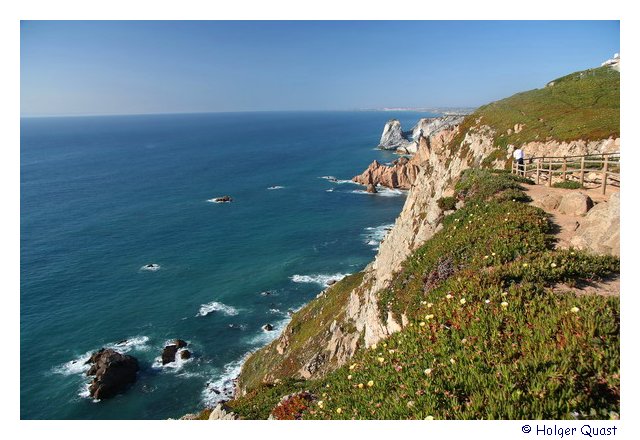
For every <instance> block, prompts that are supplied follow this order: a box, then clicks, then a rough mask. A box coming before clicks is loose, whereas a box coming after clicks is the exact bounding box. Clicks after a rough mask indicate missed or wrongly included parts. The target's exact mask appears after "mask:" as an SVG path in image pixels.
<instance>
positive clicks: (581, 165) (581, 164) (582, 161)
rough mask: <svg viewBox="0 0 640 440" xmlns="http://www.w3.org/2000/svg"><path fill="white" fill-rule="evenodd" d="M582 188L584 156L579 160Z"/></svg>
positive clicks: (582, 184) (581, 185) (581, 184)
mask: <svg viewBox="0 0 640 440" xmlns="http://www.w3.org/2000/svg"><path fill="white" fill-rule="evenodd" d="M583 186H584V156H582V159H581V160H580V188H582V187H583Z"/></svg>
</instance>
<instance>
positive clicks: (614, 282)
mask: <svg viewBox="0 0 640 440" xmlns="http://www.w3.org/2000/svg"><path fill="white" fill-rule="evenodd" d="M522 186H523V187H524V189H525V192H526V193H527V194H528V195H529V197H531V199H532V202H531V204H532V205H533V206H537V207H538V208H541V209H544V210H545V211H546V212H547V213H549V215H550V216H551V218H550V220H551V222H552V223H553V224H554V225H555V230H554V235H555V236H556V239H557V240H558V241H557V243H556V247H557V248H561V249H566V248H569V247H570V246H571V245H570V243H571V239H572V238H573V236H574V235H575V231H576V229H577V227H578V225H579V223H580V221H581V219H582V218H584V217H583V216H580V215H570V214H563V213H561V212H559V211H558V210H557V209H548V208H545V207H544V206H543V205H542V203H541V200H542V199H543V198H544V197H545V196H546V195H548V194H552V195H556V196H558V197H559V198H562V196H564V195H565V194H567V193H568V192H570V191H580V192H582V193H583V194H586V195H588V196H589V197H591V200H593V203H594V204H598V203H601V202H605V201H607V200H608V199H609V196H610V195H611V194H613V192H617V191H619V189H618V188H614V187H611V188H607V194H606V195H603V194H602V192H601V190H600V188H594V189H580V190H575V189H573V190H572V189H562V188H550V187H548V186H544V185H526V184H525V185H522ZM551 291H553V292H554V293H564V292H569V291H572V292H575V293H576V294H577V295H607V296H608V295H620V276H619V275H618V276H614V277H611V278H609V279H606V280H601V281H594V282H583V283H579V284H578V285H576V286H573V287H571V286H568V285H566V284H563V283H559V284H556V285H555V286H553V287H552V288H551Z"/></svg>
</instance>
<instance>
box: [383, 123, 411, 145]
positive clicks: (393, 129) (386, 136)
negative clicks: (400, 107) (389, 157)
mask: <svg viewBox="0 0 640 440" xmlns="http://www.w3.org/2000/svg"><path fill="white" fill-rule="evenodd" d="M410 143H411V142H410V141H409V140H408V139H407V138H406V137H405V136H404V133H402V125H400V121H398V120H397V119H390V120H389V121H387V123H386V124H385V125H384V130H382V136H381V137H380V144H379V145H378V148H381V149H383V150H395V149H396V148H398V147H404V146H406V145H408V144H410Z"/></svg>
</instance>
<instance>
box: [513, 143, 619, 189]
mask: <svg viewBox="0 0 640 440" xmlns="http://www.w3.org/2000/svg"><path fill="white" fill-rule="evenodd" d="M511 173H512V174H519V175H521V176H525V177H531V178H532V179H534V180H535V181H536V184H538V185H539V184H540V179H546V181H547V182H546V183H547V185H548V186H551V185H552V183H553V180H554V177H553V176H554V175H561V178H562V180H563V181H565V182H566V181H567V180H569V178H571V180H577V181H579V182H580V186H584V183H585V173H597V174H598V175H599V176H600V180H601V181H602V183H601V187H602V194H606V191H607V184H608V182H607V181H611V184H613V185H617V186H620V153H619V152H616V153H599V154H585V155H578V156H541V157H532V158H529V159H525V160H524V164H522V165H518V163H517V162H516V161H515V160H514V161H513V162H512V164H511Z"/></svg>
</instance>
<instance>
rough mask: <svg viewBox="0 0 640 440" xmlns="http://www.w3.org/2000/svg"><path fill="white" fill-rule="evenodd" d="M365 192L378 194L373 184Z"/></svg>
mask: <svg viewBox="0 0 640 440" xmlns="http://www.w3.org/2000/svg"><path fill="white" fill-rule="evenodd" d="M367 192H368V193H371V194H376V193H377V192H378V190H377V189H376V186H375V185H374V184H373V183H370V184H369V185H367ZM331 281H333V282H334V283H335V281H334V280H331ZM327 284H329V283H327ZM332 284H333V283H332Z"/></svg>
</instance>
